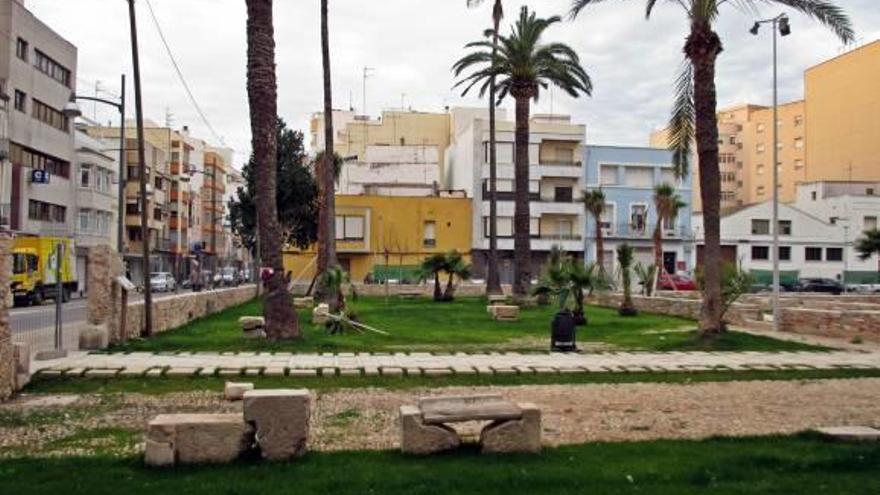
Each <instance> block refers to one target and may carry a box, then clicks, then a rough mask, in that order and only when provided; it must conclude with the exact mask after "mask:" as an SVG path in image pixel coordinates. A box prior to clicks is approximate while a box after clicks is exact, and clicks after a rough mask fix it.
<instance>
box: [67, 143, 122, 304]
mask: <svg viewBox="0 0 880 495" xmlns="http://www.w3.org/2000/svg"><path fill="white" fill-rule="evenodd" d="M75 136H76V137H75V140H76V161H75V164H76V165H75V166H76V168H75V176H74V182H75V183H76V201H75V203H74V204H75V205H76V211H75V212H74V214H75V218H76V225H75V229H74V230H75V233H76V243H75V245H76V273H77V280H79V281H80V289H81V290H83V291H85V290H88V287H87V286H86V284H87V277H86V274H87V273H88V257H89V249H90V248H93V247H95V246H106V245H110V246H113V248H114V249H115V248H116V239H117V237H116V235H117V232H118V230H119V228H118V218H119V191H118V184H119V183H118V175H119V173H118V171H119V162H118V160H117V158H116V157H117V156H118V154H117V153H116V152H115V151H105V150H110V149H113V148H118V143H116V142H113V143H112V144H111V143H108V142H106V141H102V140H100V139H96V138H93V137H91V136H89V135H88V134H86V133H85V132H83V131H81V130H79V129H77V130H76V134H75Z"/></svg>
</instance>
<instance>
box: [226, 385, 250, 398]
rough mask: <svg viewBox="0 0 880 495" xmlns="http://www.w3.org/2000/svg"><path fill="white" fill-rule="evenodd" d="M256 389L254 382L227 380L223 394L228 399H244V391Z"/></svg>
mask: <svg viewBox="0 0 880 495" xmlns="http://www.w3.org/2000/svg"><path fill="white" fill-rule="evenodd" d="M253 389H254V384H253V383H239V382H226V386H225V387H223V396H224V397H226V400H242V399H244V393H245V392H249V391H251V390H253Z"/></svg>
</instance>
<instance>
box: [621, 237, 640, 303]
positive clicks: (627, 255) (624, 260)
mask: <svg viewBox="0 0 880 495" xmlns="http://www.w3.org/2000/svg"><path fill="white" fill-rule="evenodd" d="M632 263H633V248H632V246H630V245H629V244H627V243H625V242H624V243H623V244H621V245H619V246H617V264H618V265H620V283H621V284H622V285H623V302H622V303H621V304H620V309H618V311H617V312H618V313H619V314H620V316H636V315H637V314H638V311H636V306H635V304H633V300H632V278H631V274H630V270H631V269H632Z"/></svg>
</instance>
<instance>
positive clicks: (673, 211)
mask: <svg viewBox="0 0 880 495" xmlns="http://www.w3.org/2000/svg"><path fill="white" fill-rule="evenodd" d="M685 206H687V205H686V204H685V203H684V201H682V200H681V196H679V195H678V194H676V192H675V188H674V187H673V186H672V185H671V184H667V183H665V182H664V183H663V184H658V185H657V187H655V188H654V209H655V210H656V211H657V223H656V225H654V280H653V281H651V283H652V284H653V286H654V287H653V288H656V287H657V282H658V280H659V279H660V275H661V274H662V273H663V223H664V222H674V221H675V219H676V218H678V213H679V212H680V211H681V209H682V208H684V207H685ZM652 292H653V291H652Z"/></svg>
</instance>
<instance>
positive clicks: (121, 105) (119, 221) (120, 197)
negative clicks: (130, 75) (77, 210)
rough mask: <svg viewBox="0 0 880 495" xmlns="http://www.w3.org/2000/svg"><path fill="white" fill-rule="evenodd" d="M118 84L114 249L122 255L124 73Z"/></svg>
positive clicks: (124, 173)
mask: <svg viewBox="0 0 880 495" xmlns="http://www.w3.org/2000/svg"><path fill="white" fill-rule="evenodd" d="M120 84H121V86H120V87H121V88H122V94H121V95H119V99H120V103H119V177H118V179H119V180H118V181H117V182H119V184H118V186H119V190H118V191H117V193H118V195H117V200H118V201H119V208H117V210H118V214H117V216H118V217H119V218H117V219H116V251H118V252H119V255H120V256H122V253H123V250H124V247H125V246H124V244H123V237H122V234H123V232H124V231H125V181H126V172H127V171H126V167H125V155H126V149H125V148H126V145H125V143H126V141H125V74H122V76H121V83H120Z"/></svg>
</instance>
